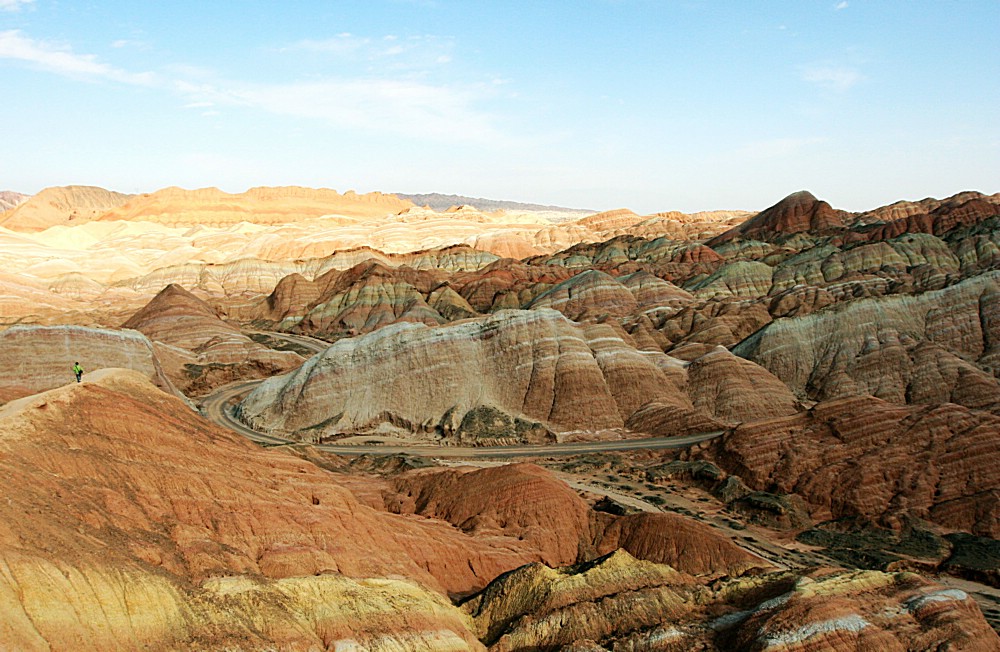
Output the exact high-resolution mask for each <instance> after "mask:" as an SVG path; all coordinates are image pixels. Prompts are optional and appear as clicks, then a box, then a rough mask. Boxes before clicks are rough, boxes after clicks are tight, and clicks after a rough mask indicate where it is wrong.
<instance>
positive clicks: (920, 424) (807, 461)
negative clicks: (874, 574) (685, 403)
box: [706, 397, 1000, 538]
mask: <svg viewBox="0 0 1000 652" xmlns="http://www.w3.org/2000/svg"><path fill="white" fill-rule="evenodd" d="M998 433H1000V418H998V417H996V416H994V415H992V414H988V413H985V412H981V411H974V410H969V409H968V408H965V407H962V406H959V405H955V404H951V403H947V404H943V405H936V406H899V405H892V404H890V403H887V402H885V401H881V400H879V399H875V398H871V397H852V398H844V399H839V400H832V401H825V402H822V403H819V404H818V405H816V406H815V407H813V408H811V409H810V410H809V411H807V412H804V413H800V414H797V415H794V416H790V417H780V418H776V419H770V420H765V421H758V422H756V423H752V424H745V425H742V426H739V427H738V428H736V429H735V430H733V431H732V432H731V433H729V434H727V435H725V436H724V437H723V438H722V439H721V440H720V441H719V442H718V443H716V444H713V445H712V446H711V447H710V449H709V452H708V453H706V454H707V455H708V456H710V457H712V458H713V459H714V460H715V461H716V462H718V464H719V465H720V466H722V467H723V468H724V469H726V470H727V471H729V472H731V473H733V474H736V475H738V476H740V478H742V479H743V481H744V482H746V484H747V485H748V486H749V487H751V488H752V489H758V490H764V491H769V492H774V493H786V494H789V493H795V494H798V495H800V496H802V497H803V498H804V499H805V500H806V501H807V502H808V503H809V505H810V506H811V509H812V511H813V516H814V517H815V518H816V519H817V520H828V519H831V518H842V517H862V518H866V519H868V520H870V521H873V522H878V523H881V524H883V525H885V526H888V527H898V526H899V524H900V522H901V521H900V519H901V518H902V517H904V516H908V517H915V518H919V519H924V520H927V521H931V522H934V523H937V524H939V525H941V526H944V527H946V528H951V529H956V530H963V531H966V532H972V533H974V534H978V535H981V536H986V537H993V538H998V537H1000V525H998V524H1000V468H998V467H997V465H996V464H994V460H995V459H996V457H997V455H1000V436H998Z"/></svg>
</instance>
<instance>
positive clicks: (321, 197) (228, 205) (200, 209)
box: [100, 186, 413, 226]
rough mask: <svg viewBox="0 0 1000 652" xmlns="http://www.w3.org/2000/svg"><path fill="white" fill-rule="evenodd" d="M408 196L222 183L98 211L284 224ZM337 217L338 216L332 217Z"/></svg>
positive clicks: (162, 219) (389, 204)
mask: <svg viewBox="0 0 1000 652" xmlns="http://www.w3.org/2000/svg"><path fill="white" fill-rule="evenodd" d="M412 205H413V204H412V203H411V202H409V201H405V200H401V199H399V198H397V197H396V196H394V195H385V194H382V193H380V192H372V193H366V194H363V195H359V194H357V193H355V192H354V191H353V190H349V191H347V192H345V193H344V194H340V193H339V192H337V191H336V190H331V189H328V188H301V187H297V186H284V187H273V188H251V189H250V190H247V191H246V192H244V193H238V194H230V193H227V192H223V191H222V190H219V189H218V188H201V189H198V190H185V189H183V188H176V187H172V188H164V189H163V190H158V191H156V192H153V193H148V194H141V195H136V196H135V197H133V198H132V199H131V200H130V201H129V202H128V203H126V204H124V205H122V206H120V207H118V208H116V209H115V210H112V211H108V212H106V213H104V214H103V215H101V216H100V219H101V220H104V221H115V220H127V221H142V222H156V223H161V224H168V225H170V226H194V225H201V226H223V225H226V224H234V223H238V222H250V223H252V224H284V223H286V222H296V221H302V220H307V219H312V218H318V217H323V216H327V215H329V216H331V217H332V218H333V219H334V220H336V218H338V217H340V218H344V217H346V218H371V217H382V216H384V215H386V214H394V213H398V212H400V211H402V210H405V209H407V208H409V207H411V206H412ZM334 223H336V222H334Z"/></svg>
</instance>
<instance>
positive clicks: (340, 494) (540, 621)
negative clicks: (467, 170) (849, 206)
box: [0, 186, 1000, 652]
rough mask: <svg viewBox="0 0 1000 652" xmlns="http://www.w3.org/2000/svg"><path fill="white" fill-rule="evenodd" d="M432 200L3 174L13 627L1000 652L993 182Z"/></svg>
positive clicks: (58, 633) (999, 282)
mask: <svg viewBox="0 0 1000 652" xmlns="http://www.w3.org/2000/svg"><path fill="white" fill-rule="evenodd" d="M415 199H416V200H417V203H414V201H412V200H411V199H409V198H407V197H406V196H403V195H393V194H382V193H370V194H364V195H360V194H356V193H353V192H345V193H343V194H341V193H339V192H336V191H333V190H327V189H312V188H299V187H275V188H254V189H251V190H249V191H247V192H246V193H243V194H235V195H234V194H227V193H224V192H221V191H219V190H215V189H201V190H184V189H180V188H166V189H163V190H159V191H156V192H151V193H147V194H139V195H124V194H120V193H116V192H112V191H108V190H104V189H101V188H96V187H84V186H67V187H53V188H48V189H46V190H43V191H41V192H39V193H38V194H36V195H33V196H25V195H20V194H18V193H13V192H6V193H0V210H2V212H0V469H2V474H3V489H2V490H0V491H2V493H0V650H31V651H34V650H39V651H41V650H46V651H49V650H52V651H62V650H132V649H143V650H179V649H183V650H289V651H291V650H302V651H306V650H309V651H312V650H338V651H346V650H379V651H390V650H391V651H402V650H491V651H494V650H495V651H501V650H503V651H507V650H511V651H513V650H525V651H528V650H533V651H535V650H567V651H573V652H596V651H600V650H615V651H628V650H635V651H638V650H663V651H682V650H685V651H686V650H732V649H738V650H769V651H788V652H790V651H793V650H795V651H814V650H1000V636H998V634H997V631H998V630H1000V464H998V463H997V460H998V459H1000V195H984V194H981V193H978V192H972V191H970V192H964V193H961V194H958V195H955V196H952V197H947V198H940V199H924V200H921V201H899V202H897V203H894V204H891V205H888V206H881V207H873V208H871V209H870V210H868V211H865V212H847V211H843V210H839V209H837V208H835V207H834V206H831V205H830V204H829V203H827V202H826V201H823V200H821V199H818V198H816V197H814V196H813V195H812V194H810V193H809V192H805V191H801V192H795V193H793V194H791V195H789V196H787V197H785V198H784V199H780V200H779V201H777V202H776V203H775V204H774V205H773V206H771V207H770V208H767V209H766V210H763V211H761V212H759V213H758V212H749V211H741V210H730V211H712V212H704V213H694V214H685V213H679V212H663V213H656V214H650V215H638V214H636V213H633V212H632V211H630V210H627V209H618V210H611V211H604V212H593V211H573V210H567V209H560V208H555V207H538V206H524V205H513V204H511V205H508V206H506V207H505V208H501V209H497V210H490V211H487V210H484V209H481V208H479V207H476V206H474V205H453V206H447V205H445V204H438V203H437V202H434V201H429V200H430V199H440V198H428V197H420V198H415ZM775 199H776V200H778V199H779V198H775ZM76 362H79V364H80V365H81V366H82V368H83V370H84V373H83V377H82V382H79V383H77V382H75V379H74V376H73V372H72V367H73V365H74V363H76Z"/></svg>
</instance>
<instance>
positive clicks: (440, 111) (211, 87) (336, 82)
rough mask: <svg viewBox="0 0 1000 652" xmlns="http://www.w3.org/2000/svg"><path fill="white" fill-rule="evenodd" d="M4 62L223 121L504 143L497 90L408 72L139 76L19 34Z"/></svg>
mask: <svg viewBox="0 0 1000 652" xmlns="http://www.w3.org/2000/svg"><path fill="white" fill-rule="evenodd" d="M408 42H409V39H405V40H400V41H397V40H395V39H388V41H383V40H382V39H378V41H377V43H376V42H375V41H371V40H369V39H357V38H355V37H353V36H351V35H350V34H341V35H338V36H337V37H336V38H335V39H333V40H332V41H329V42H326V44H325V45H324V44H321V43H318V42H317V43H313V44H311V45H310V46H309V47H316V48H333V49H334V50H336V49H338V48H339V47H341V46H346V47H355V46H357V45H359V44H361V45H365V46H367V45H368V44H369V43H372V44H376V45H378V47H380V48H384V47H385V46H386V45H388V46H389V47H390V48H395V47H396V46H397V45H399V44H400V43H403V44H404V47H405V46H406V45H407V43H408ZM399 56H401V55H399ZM0 59H12V60H18V61H23V62H26V63H29V64H31V65H33V66H36V67H38V68H40V69H42V70H45V71H48V72H52V73H55V74H59V75H63V76H67V77H72V78H83V79H106V80H112V81H116V82H121V83H125V84H131V85H141V86H151V87H157V88H160V89H163V90H165V91H167V92H170V93H173V94H175V95H176V96H178V97H180V98H182V99H183V101H184V103H183V105H182V106H183V108H184V109H187V110H190V109H204V110H203V111H202V114H203V115H217V114H218V112H219V110H220V109H221V108H223V107H226V106H229V107H233V106H241V107H247V108H252V109H256V110H260V111H265V112H268V113H271V114H275V115H282V116H291V117H297V118H307V119H315V120H323V121H326V122H327V123H329V124H331V125H333V126H335V127H340V128H349V129H364V130H370V131H377V132H390V133H395V134H400V135H406V136H412V137H424V138H439V139H441V140H445V141H449V142H461V141H468V142H477V143H483V142H488V141H489V142H497V141H499V140H500V135H499V133H498V131H497V130H496V128H495V126H494V125H495V120H494V118H493V117H492V116H491V115H490V114H489V113H488V112H486V111H484V110H482V109H480V108H479V106H480V105H481V104H483V103H485V102H486V101H488V100H490V99H493V98H495V97H496V94H497V92H498V91H497V89H496V86H495V85H494V84H490V83H480V84H467V85H460V84H454V83H430V82H427V81H425V80H422V79H418V78H416V77H414V76H413V75H409V74H405V73H404V74H396V75H395V76H393V75H392V74H391V73H392V71H391V70H390V71H389V72H388V73H387V72H386V69H387V68H388V67H383V68H382V69H380V71H379V75H381V76H375V75H374V74H373V73H367V72H362V73H360V75H357V74H355V75H347V74H345V75H342V76H338V77H333V78H331V77H327V78H321V79H314V80H309V81H299V82H294V81H293V82H276V83H271V84H268V83H260V82H247V81H242V80H232V79H223V78H220V77H218V76H217V75H216V74H215V73H214V72H213V71H211V70H208V69H204V68H190V67H184V66H167V67H164V68H162V69H161V71H160V72H159V73H156V74H154V73H134V72H130V71H127V70H123V69H120V68H117V67H114V66H112V65H109V64H107V63H105V62H102V61H101V60H99V59H98V57H96V56H95V55H91V54H79V53H75V52H73V51H72V49H70V48H69V47H65V46H61V45H55V44H52V43H46V42H43V41H38V40H35V39H32V38H29V37H27V36H25V35H23V34H22V33H21V32H20V31H18V30H11V31H6V32H0ZM418 77H419V76H418Z"/></svg>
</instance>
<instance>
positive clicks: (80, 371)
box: [73, 362, 83, 382]
mask: <svg viewBox="0 0 1000 652" xmlns="http://www.w3.org/2000/svg"><path fill="white" fill-rule="evenodd" d="M73 373H75V374H76V382H80V379H81V378H83V367H81V366H80V363H79V362H74V363H73Z"/></svg>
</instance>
